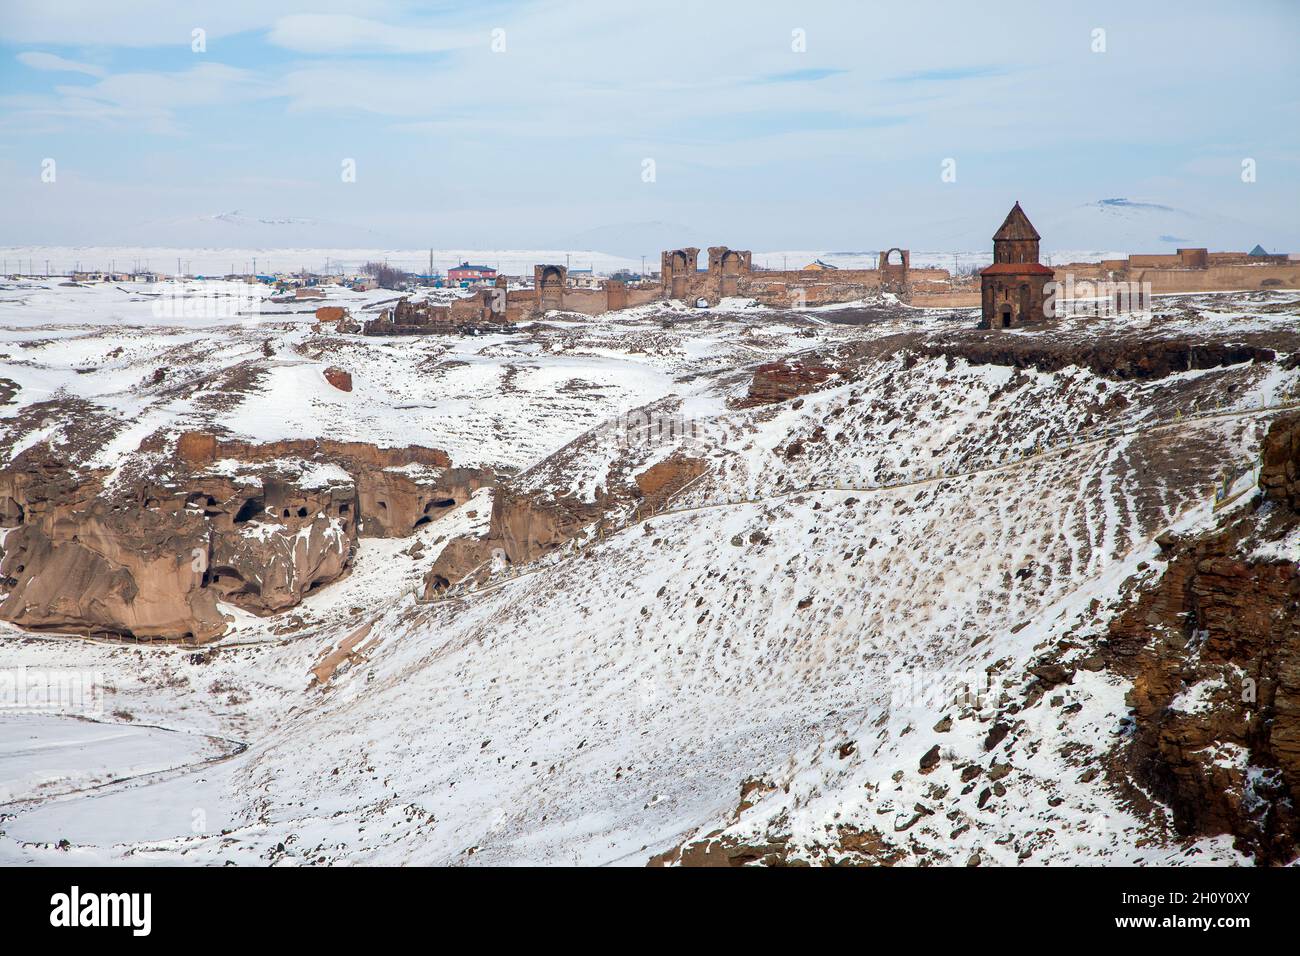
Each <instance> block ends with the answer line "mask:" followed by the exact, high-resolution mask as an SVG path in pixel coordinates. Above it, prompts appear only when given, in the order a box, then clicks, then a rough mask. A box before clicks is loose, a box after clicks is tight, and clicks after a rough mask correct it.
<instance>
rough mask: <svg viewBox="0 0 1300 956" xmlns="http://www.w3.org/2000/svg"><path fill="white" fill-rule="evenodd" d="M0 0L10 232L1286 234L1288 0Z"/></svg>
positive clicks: (878, 239)
mask: <svg viewBox="0 0 1300 956" xmlns="http://www.w3.org/2000/svg"><path fill="white" fill-rule="evenodd" d="M0 7H2V8H3V12H2V15H0V207H2V208H4V209H5V214H4V216H3V217H0V245H34V244H65V245H113V244H148V243H153V244H159V245H195V246H207V245H214V244H218V245H250V244H267V243H269V244H275V240H276V238H277V237H283V238H284V239H285V241H284V242H283V243H282V244H284V245H313V246H317V247H330V246H360V245H374V246H393V247H398V246H400V247H411V248H427V247H434V248H440V249H441V248H462V249H473V248H482V249H519V248H598V249H599V250H600V251H606V252H611V253H615V254H619V255H636V254H647V255H656V256H657V253H658V250H659V248H661V247H662V244H663V243H668V242H670V241H671V242H676V243H679V244H684V243H688V242H689V243H692V244H695V245H699V246H707V245H718V244H721V245H729V246H732V247H733V248H750V249H755V250H763V249H785V248H791V249H826V250H843V251H853V250H875V249H880V248H888V247H890V246H903V247H910V248H913V249H939V250H945V249H953V250H958V249H968V248H982V246H983V245H987V244H989V237H991V235H992V232H993V231H994V230H995V229H996V228H997V226H998V224H999V223H1000V222H1001V220H1002V218H1003V216H1005V214H1006V212H1007V210H1008V208H1009V207H1010V206H1011V204H1012V203H1013V202H1015V201H1017V200H1019V201H1020V202H1021V203H1022V205H1023V206H1024V207H1025V209H1026V210H1027V211H1028V212H1029V214H1030V217H1031V218H1032V219H1033V220H1034V222H1035V224H1036V225H1037V226H1038V228H1039V231H1040V232H1041V233H1043V239H1044V247H1045V248H1058V249H1059V248H1072V249H1084V248H1094V249H1113V250H1120V251H1135V252H1142V251H1161V250H1163V249H1165V248H1172V247H1174V246H1176V245H1205V246H1209V247H1211V248H1214V249H1236V248H1242V247H1245V248H1249V247H1250V246H1251V245H1254V243H1256V242H1259V243H1262V244H1263V245H1264V246H1265V247H1266V248H1268V249H1270V250H1271V251H1284V252H1285V251H1292V252H1297V251H1300V89H1298V88H1297V78H1298V77H1300V69H1297V67H1300V52H1298V51H1300V4H1297V3H1292V2H1287V0H1255V2H1253V3H1251V4H1249V5H1240V6H1234V5H1230V4H1224V3H1221V2H1219V3H1202V2H1196V0H1188V2H1181V3H1164V2H1161V3H1155V2H1152V3H1139V2H1133V0H1128V2H1122V3H1110V2H1094V3H1088V4H1068V5H1066V4H1055V3H1050V4H1049V3H1040V2H1031V3H1030V2H1027V3H1016V2H1005V0H1000V2H998V3H996V4H992V3H970V2H953V3H921V2H892V3H865V2H851V3H850V2H840V3H829V2H816V0H798V2H791V0H783V2H764V0H754V2H744V3H742V2H709V3H687V2H682V3H676V2H669V0H660V2H656V3H654V4H646V3H625V2H613V0H592V2H587V0H540V2H510V0H475V2H473V3H468V2H464V3H451V2H445V3H406V2H400V0H352V2H347V3H340V2H335V0H310V2H302V3H299V2H292V0H289V2H275V0H222V2H220V3H189V2H184V0H138V2H111V0H60V2H58V3H54V2H51V0H0ZM196 31H199V32H197V33H196ZM1098 31H1101V32H1098ZM51 161H52V164H51ZM349 163H350V166H349ZM1247 163H1248V164H1249V168H1250V174H1247V171H1246V167H1245V166H1243V164H1247ZM349 168H350V169H352V170H354V172H355V175H353V176H351V177H349V175H348V172H349ZM51 179H52V181H50V180H51ZM218 217H219V218H218ZM304 236H306V237H307V241H304V238H303V237H304ZM642 247H649V248H642Z"/></svg>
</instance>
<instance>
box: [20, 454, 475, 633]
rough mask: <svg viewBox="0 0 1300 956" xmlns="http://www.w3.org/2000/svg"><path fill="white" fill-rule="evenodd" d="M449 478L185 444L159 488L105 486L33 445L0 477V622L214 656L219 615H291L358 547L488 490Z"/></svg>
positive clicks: (417, 460)
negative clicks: (199, 645) (187, 645)
mask: <svg viewBox="0 0 1300 956" xmlns="http://www.w3.org/2000/svg"><path fill="white" fill-rule="evenodd" d="M450 464H451V463H450V460H449V459H448V457H447V456H446V454H445V453H443V452H441V451H439V450H438V449H432V448H419V447H411V448H387V449H386V448H377V447H375V446H373V445H367V444H363V443H343V442H332V441H327V440H306V441H292V442H277V443H271V444H267V445H251V444H248V443H243V442H234V441H220V440H218V439H217V438H216V437H215V436H212V435H206V434H202V433H187V434H185V435H182V436H181V437H180V439H179V440H178V442H177V445H176V450H175V454H174V456H173V459H172V461H171V462H169V463H168V466H167V467H165V468H163V469H161V470H160V471H159V472H158V473H157V474H151V475H146V476H140V477H138V478H135V479H133V480H124V479H122V478H120V477H119V478H118V479H117V480H115V481H112V482H109V481H107V480H106V479H107V477H108V476H106V475H105V474H104V473H102V472H96V471H93V470H88V469H85V468H79V467H76V466H73V465H71V464H69V463H67V462H66V461H62V460H60V458H59V457H58V456H57V455H56V454H54V453H53V452H52V451H51V450H50V449H49V448H48V447H47V446H46V445H37V446H35V447H34V448H32V449H30V450H28V451H27V452H24V453H23V454H21V455H19V456H18V457H17V458H16V459H15V460H14V461H13V462H12V463H11V465H10V466H9V467H8V468H6V469H4V470H3V471H0V523H2V524H3V526H4V527H5V528H8V529H10V530H8V531H7V532H6V534H5V539H4V555H3V560H2V561H0V574H2V575H3V586H4V588H5V591H4V594H3V600H2V601H0V618H3V619H4V620H7V621H11V622H12V623H15V624H18V625H20V626H22V627H29V628H33V629H41V630H61V631H73V632H80V633H90V634H106V635H113V636H119V637H125V638H137V639H138V638H148V639H154V638H162V639H182V640H190V641H198V642H201V641H206V640H211V639H213V638H215V637H218V636H219V635H221V634H222V633H224V631H225V630H226V626H227V622H226V619H225V617H224V616H223V615H222V613H221V608H220V606H219V605H220V603H225V604H229V605H234V606H237V607H240V608H243V609H244V610H247V611H250V612H252V613H255V614H270V613H274V612H276V611H280V610H283V609H285V608H288V607H292V606H293V605H295V604H297V603H298V602H299V601H301V600H302V598H303V597H304V595H306V594H309V593H311V592H312V591H314V590H316V589H317V588H320V587H322V586H324V585H326V584H329V583H330V582H332V581H335V580H337V579H338V578H339V577H341V576H342V575H344V574H346V573H347V571H348V569H349V567H350V565H351V562H352V558H353V555H354V553H355V550H356V548H357V542H358V539H359V538H360V537H402V536H405V535H409V534H410V533H411V532H412V531H413V530H415V529H416V528H418V527H420V526H422V525H425V524H427V523H429V522H432V521H435V520H437V518H438V517H440V516H441V515H442V514H445V513H447V512H448V511H449V510H450V509H451V508H453V507H454V506H456V505H457V504H460V503H463V502H464V501H466V500H468V499H469V497H470V495H471V494H473V492H474V490H475V489H477V488H479V487H482V486H485V485H490V484H492V483H493V481H494V479H493V476H492V474H491V472H490V471H483V470H478V469H462V468H453V467H450Z"/></svg>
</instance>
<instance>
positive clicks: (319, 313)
mask: <svg viewBox="0 0 1300 956" xmlns="http://www.w3.org/2000/svg"><path fill="white" fill-rule="evenodd" d="M347 314H348V310H347V309H345V308H343V306H341V305H322V306H321V307H320V308H319V309H317V310H316V321H317V322H337V321H338V320H339V319H341V318H343V317H344V316H345V315H347Z"/></svg>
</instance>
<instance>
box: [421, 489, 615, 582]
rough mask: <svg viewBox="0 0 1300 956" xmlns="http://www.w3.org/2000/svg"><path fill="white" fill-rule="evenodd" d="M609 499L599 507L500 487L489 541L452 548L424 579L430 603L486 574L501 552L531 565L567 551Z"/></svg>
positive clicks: (460, 541)
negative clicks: (468, 578) (466, 579)
mask: <svg viewBox="0 0 1300 956" xmlns="http://www.w3.org/2000/svg"><path fill="white" fill-rule="evenodd" d="M606 500H607V499H606V498H605V497H604V496H600V497H598V498H597V500H596V501H594V502H584V501H579V500H577V499H574V498H569V497H565V496H560V497H556V498H545V499H542V498H537V497H535V496H533V495H531V494H528V493H521V492H518V491H515V490H512V489H510V488H508V487H504V486H503V487H499V488H497V491H496V495H495V496H494V498H493V500H492V520H491V524H490V525H489V528H488V534H487V537H486V538H456V539H453V540H452V541H451V542H449V543H448V545H447V547H446V548H444V549H443V552H442V554H440V555H439V556H438V559H437V560H436V561H435V562H434V563H433V567H432V568H430V569H429V573H428V574H427V575H426V576H425V579H424V596H425V598H426V600H427V599H429V598H432V597H434V596H435V595H437V594H439V593H440V592H442V591H444V590H446V588H447V587H449V586H450V585H452V584H455V583H457V582H459V581H460V580H462V579H463V578H464V577H465V576H466V575H468V574H471V573H472V572H475V571H476V570H479V569H481V568H482V567H483V566H484V565H485V564H486V563H487V562H489V561H490V560H491V558H492V555H493V553H494V552H497V551H499V552H500V553H501V555H502V556H503V558H504V559H505V561H506V562H508V563H509V564H511V565H516V564H527V563H528V562H529V561H534V560H536V559H537V558H540V557H541V556H542V555H544V554H548V553H549V552H551V551H554V550H555V549H556V548H559V547H561V546H563V545H564V544H565V543H566V542H567V541H569V539H570V538H572V537H574V536H575V535H576V534H577V533H578V532H579V531H580V530H581V529H582V528H583V527H584V526H586V525H588V524H590V523H591V522H593V521H598V520H599V519H600V518H601V517H602V515H603V514H604V512H605V504H606Z"/></svg>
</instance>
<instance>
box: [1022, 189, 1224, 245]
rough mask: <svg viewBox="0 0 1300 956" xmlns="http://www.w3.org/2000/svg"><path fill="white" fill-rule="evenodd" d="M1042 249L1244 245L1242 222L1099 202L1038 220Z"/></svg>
mask: <svg viewBox="0 0 1300 956" xmlns="http://www.w3.org/2000/svg"><path fill="white" fill-rule="evenodd" d="M1035 225H1037V226H1038V231H1039V232H1040V233H1042V235H1043V244H1044V246H1049V245H1050V246H1051V247H1054V248H1060V247H1062V246H1097V245H1100V246H1103V247H1106V248H1110V249H1124V250H1127V251H1128V252H1130V253H1132V252H1138V253H1143V252H1145V253H1157V252H1172V251H1173V250H1174V249H1175V248H1176V247H1178V246H1206V247H1209V248H1213V249H1230V248H1234V247H1235V246H1236V245H1238V244H1240V243H1241V242H1243V241H1244V236H1245V234H1246V233H1245V230H1247V229H1248V228H1249V227H1248V226H1246V224H1244V223H1240V222H1237V221H1235V220H1232V219H1228V218H1227V217H1224V216H1218V215H1215V214H1213V213H1199V212H1191V211H1189V210H1186V209H1179V208H1177V207H1174V206H1169V205H1166V204H1164V203H1160V202H1153V201H1149V200H1142V199H1127V198H1124V197H1118V198H1111V199H1098V200H1096V201H1094V202H1089V203H1084V204H1083V205H1081V206H1076V207H1074V208H1073V209H1071V210H1069V211H1068V212H1066V213H1065V214H1063V215H1059V216H1056V217H1051V216H1048V217H1045V218H1044V220H1043V221H1041V222H1035Z"/></svg>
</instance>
